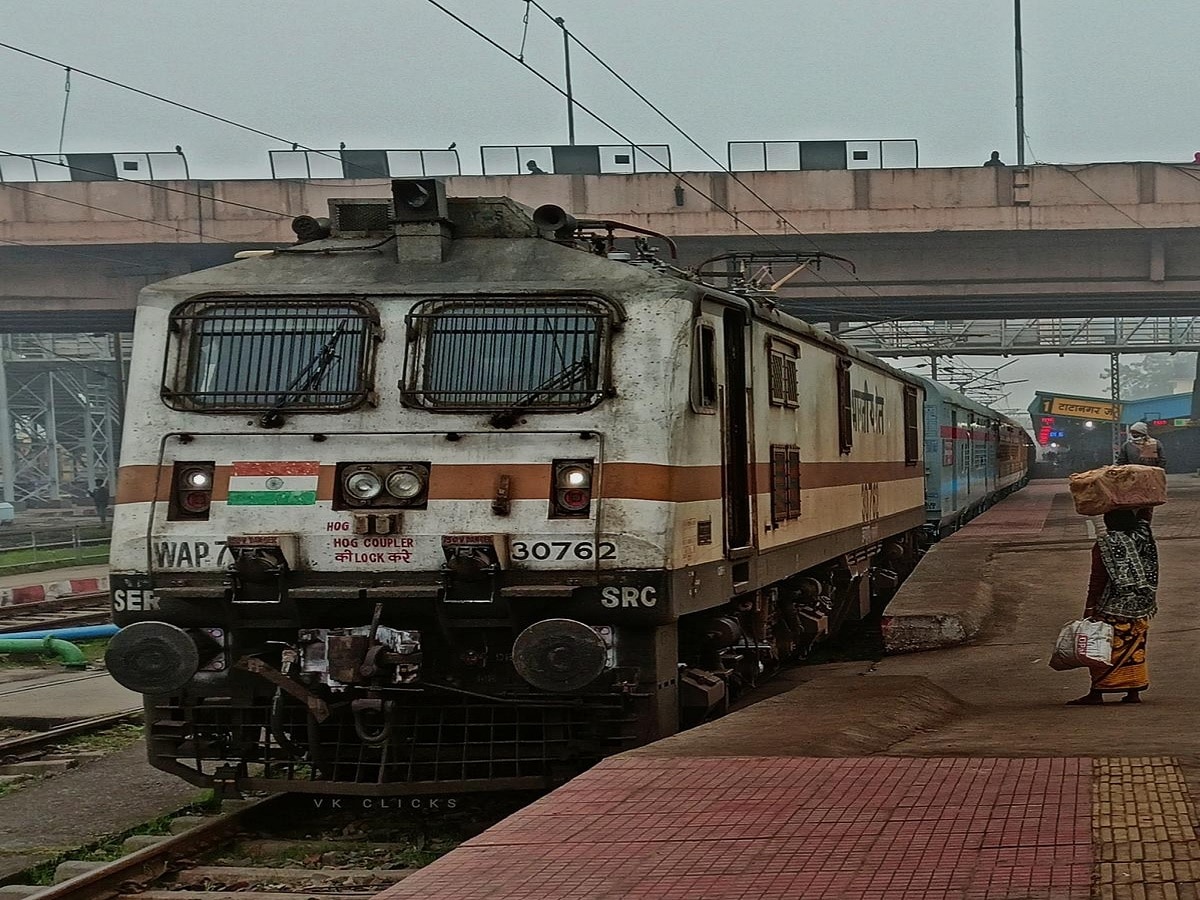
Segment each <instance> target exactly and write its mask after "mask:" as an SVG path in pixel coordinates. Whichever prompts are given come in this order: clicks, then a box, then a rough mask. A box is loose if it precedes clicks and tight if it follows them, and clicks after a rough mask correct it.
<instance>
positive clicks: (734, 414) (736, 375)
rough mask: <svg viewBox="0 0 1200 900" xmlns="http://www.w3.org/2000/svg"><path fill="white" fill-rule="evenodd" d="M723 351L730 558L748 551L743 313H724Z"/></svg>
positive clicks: (725, 490)
mask: <svg viewBox="0 0 1200 900" xmlns="http://www.w3.org/2000/svg"><path fill="white" fill-rule="evenodd" d="M722 324H723V333H722V337H723V338H724V341H723V343H724V348H725V360H724V362H725V403H724V410H723V419H722V422H721V425H722V427H721V431H722V432H723V434H724V447H723V448H722V449H723V452H722V454H721V457H722V465H721V469H722V472H721V476H722V477H721V482H722V495H723V497H724V506H725V545H726V552H727V554H728V555H729V556H730V557H740V556H744V555H746V553H747V552H748V551H749V550H750V546H751V543H750V542H751V536H752V534H753V532H752V529H751V508H750V425H749V408H748V407H749V404H748V403H747V393H746V389H747V386H748V385H747V379H746V326H747V324H748V323H747V321H746V313H745V312H744V311H743V310H740V309H727V310H725V313H724V316H723V319H722Z"/></svg>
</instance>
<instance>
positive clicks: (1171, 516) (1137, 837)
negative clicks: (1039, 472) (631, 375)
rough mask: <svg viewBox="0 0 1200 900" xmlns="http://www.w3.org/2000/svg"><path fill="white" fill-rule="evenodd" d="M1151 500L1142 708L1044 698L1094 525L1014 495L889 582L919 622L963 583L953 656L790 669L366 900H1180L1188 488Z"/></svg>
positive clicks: (1197, 854) (1059, 688) (1185, 835)
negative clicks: (1152, 592) (971, 606)
mask: <svg viewBox="0 0 1200 900" xmlns="http://www.w3.org/2000/svg"><path fill="white" fill-rule="evenodd" d="M1169 495H1170V497H1171V500H1170V502H1169V503H1168V504H1167V505H1166V506H1165V507H1162V508H1160V509H1159V510H1157V511H1156V514H1155V520H1154V529H1155V532H1156V536H1157V538H1158V540H1159V553H1160V560H1161V569H1162V572H1161V581H1160V589H1159V602H1160V608H1161V612H1160V614H1159V616H1158V617H1156V618H1155V620H1154V622H1153V624H1152V627H1151V634H1150V639H1149V649H1148V653H1149V666H1150V672H1151V688H1150V690H1149V691H1147V692H1146V694H1145V702H1143V703H1142V704H1139V705H1129V704H1116V703H1113V704H1106V705H1104V706H1100V707H1068V706H1064V705H1063V704H1064V702H1065V701H1066V700H1067V699H1069V698H1071V697H1075V696H1078V695H1080V694H1082V693H1084V692H1085V691H1086V689H1087V675H1086V673H1083V672H1080V671H1074V672H1055V671H1053V670H1051V669H1050V668H1049V667H1048V664H1047V663H1048V659H1049V654H1050V651H1051V649H1052V646H1053V642H1054V639H1055V637H1056V636H1057V634H1058V630H1059V628H1060V627H1061V625H1062V623H1063V622H1066V621H1068V620H1070V619H1072V618H1076V617H1077V616H1078V615H1079V613H1080V612H1081V610H1082V606H1083V602H1084V595H1085V593H1086V585H1087V573H1088V568H1089V562H1090V546H1091V541H1092V538H1093V535H1094V529H1095V524H1094V523H1092V524H1090V525H1089V522H1088V520H1086V519H1083V518H1081V517H1079V516H1076V515H1075V514H1074V512H1073V509H1072V506H1071V501H1070V497H1069V495H1068V493H1067V489H1066V484H1065V482H1053V483H1037V482H1035V483H1034V484H1033V485H1032V486H1031V487H1030V488H1029V489H1028V492H1025V491H1022V492H1019V493H1017V494H1014V495H1013V496H1012V497H1010V498H1009V499H1007V500H1005V501H1004V502H1002V503H1001V504H998V505H997V506H996V507H995V508H993V509H992V510H990V511H989V512H988V513H985V514H984V515H982V516H980V517H979V518H977V519H976V520H975V521H973V522H972V523H970V524H969V525H968V526H967V527H965V528H964V529H962V530H961V531H960V532H959V533H958V534H957V535H956V536H955V537H954V538H953V539H952V541H953V542H954V543H952V544H948V545H947V546H949V547H950V548H951V549H952V550H953V554H950V555H958V554H960V553H961V554H962V555H961V557H960V560H959V563H960V565H961V567H960V568H958V569H957V571H955V570H953V569H952V568H943V567H930V568H929V569H923V568H922V567H923V566H924V565H925V562H923V563H922V564H921V567H918V569H917V571H916V572H915V573H914V575H913V576H912V578H910V579H909V582H908V586H907V589H908V590H910V591H915V593H914V594H913V602H917V601H918V600H919V601H920V602H923V603H925V604H926V610H927V611H929V612H931V613H935V614H943V615H950V614H961V611H962V609H963V608H964V603H965V602H966V601H965V600H964V598H974V597H976V596H977V594H978V593H979V592H980V591H982V590H984V589H985V588H986V591H987V593H988V594H989V603H988V604H987V607H986V609H983V610H982V612H980V613H979V619H978V623H977V628H976V630H975V633H974V634H973V635H972V636H971V637H969V638H967V639H966V640H967V642H966V643H959V644H957V645H953V646H952V645H949V644H947V645H944V646H943V648H942V649H936V650H928V651H924V652H915V653H907V654H903V655H896V656H885V657H883V658H879V659H870V660H863V661H858V662H842V663H837V664H830V665H825V666H806V667H800V668H798V669H795V670H793V671H792V672H790V673H787V674H786V675H785V676H783V678H782V681H783V683H784V687H785V688H787V689H786V690H783V691H782V692H781V693H778V694H776V695H775V696H772V697H770V698H769V699H766V700H763V701H761V702H759V703H757V704H754V705H752V706H749V707H747V708H745V709H743V710H741V711H738V712H735V713H733V714H730V715H728V716H725V717H724V718H722V719H719V720H717V721H715V722H712V723H708V724H706V725H703V726H700V727H698V728H695V729H692V730H691V731H689V732H686V733H684V734H680V735H676V736H674V737H671V738H668V739H666V740H663V741H659V742H657V743H655V744H652V745H650V746H647V747H644V748H640V749H638V750H635V751H631V752H629V753H626V754H622V755H621V756H618V757H614V758H612V759H609V760H607V761H605V762H603V763H601V764H600V765H598V766H596V767H595V768H593V769H592V770H590V771H589V772H587V773H585V774H584V775H582V776H580V777H579V778H577V779H575V780H574V781H572V782H570V783H569V784H567V785H566V786H564V787H562V788H560V789H559V790H557V791H555V792H553V793H551V794H549V795H547V796H546V797H545V798H543V799H542V800H540V801H538V802H537V803H535V804H533V805H531V806H529V807H527V808H526V809H524V810H522V811H521V812H519V813H517V814H515V815H514V816H511V817H510V818H509V819H507V820H505V821H504V822H501V823H500V824H499V825H497V826H495V827H494V828H492V829H490V830H489V831H487V832H485V833H484V834H482V835H480V836H479V837H477V838H475V839H474V840H471V841H469V842H467V843H466V844H464V845H463V846H462V847H460V848H459V849H458V850H455V851H454V852H452V853H450V854H448V855H447V856H445V857H443V858H442V859H440V860H438V861H437V862H435V863H433V864H432V865H431V866H429V867H428V868H426V869H424V870H422V871H421V872H419V873H417V874H415V875H413V876H411V877H410V878H408V879H406V880H405V881H404V882H402V883H400V884H398V885H396V886H395V887H393V888H390V889H389V890H388V891H386V892H385V893H384V894H383V895H382V897H383V898H384V900H401V898H409V897H413V898H416V897H422V898H429V900H451V898H453V900H476V898H479V900H482V898H518V897H520V898H534V897H536V898H545V900H551V898H568V897H570V898H573V900H575V898H635V897H636V898H642V897H645V898H649V897H655V898H689V900H692V898H712V900H718V898H734V897H737V898H758V897H780V898H783V897H787V898H803V900H808V898H814V900H815V898H839V900H843V898H844V900H851V898H864V900H865V898H872V900H885V898H886V900H951V898H953V900H965V898H977V900H1018V898H1019V900H1030V898H1045V900H1076V898H1078V900H1085V898H1089V897H1097V898H1100V900H1133V898H1137V900H1149V898H1153V900H1162V898H1172V900H1176V898H1179V900H1200V842H1198V841H1197V825H1198V824H1200V822H1198V820H1197V816H1196V807H1195V804H1194V801H1193V796H1200V795H1197V794H1195V791H1196V790H1197V789H1198V788H1200V751H1198V749H1197V743H1196V739H1195V732H1196V712H1195V697H1196V696H1198V695H1200V667H1198V666H1196V665H1195V664H1194V660H1195V656H1196V653H1195V640H1196V636H1197V634H1200V632H1197V631H1196V628H1197V626H1196V624H1195V622H1194V610H1195V608H1196V605H1195V601H1194V600H1193V599H1192V598H1193V597H1195V596H1196V594H1197V588H1198V587H1200V584H1198V582H1200V570H1198V569H1197V567H1196V566H1195V565H1194V564H1193V562H1194V560H1195V559H1196V558H1197V556H1198V555H1200V480H1197V479H1194V478H1191V477H1188V476H1172V477H1171V478H1170V480H1169ZM968 548H969V552H968ZM935 553H936V551H935ZM930 556H931V557H933V556H934V554H931V555H930ZM927 561H928V559H927V560H926V562H927ZM968 561H969V562H968ZM972 602H974V601H972ZM889 612H890V610H889Z"/></svg>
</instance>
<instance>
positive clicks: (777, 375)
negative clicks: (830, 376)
mask: <svg viewBox="0 0 1200 900" xmlns="http://www.w3.org/2000/svg"><path fill="white" fill-rule="evenodd" d="M799 356H800V348H798V347H797V346H796V345H795V344H792V343H789V342H788V341H781V340H779V338H769V339H768V341H767V380H768V382H769V387H770V394H771V405H772V406H790V407H796V406H799V405H800V385H799V382H798V380H797V377H796V359H797V357H799Z"/></svg>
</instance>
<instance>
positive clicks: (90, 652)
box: [0, 635, 108, 669]
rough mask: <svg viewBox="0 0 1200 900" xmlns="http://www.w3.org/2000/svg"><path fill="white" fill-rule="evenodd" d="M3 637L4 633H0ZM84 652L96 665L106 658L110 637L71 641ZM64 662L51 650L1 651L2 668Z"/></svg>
mask: <svg viewBox="0 0 1200 900" xmlns="http://www.w3.org/2000/svg"><path fill="white" fill-rule="evenodd" d="M0 637H2V635H0ZM70 643H72V644H74V645H75V646H76V647H78V648H79V650H80V652H82V653H83V658H84V660H85V661H86V662H87V664H88V666H89V667H94V666H95V665H96V664H97V663H99V662H100V661H101V660H103V659H104V651H105V649H106V648H107V647H108V638H96V639H95V640H92V641H71V642H70ZM61 666H62V663H61V662H59V659H58V657H57V656H55V655H54V654H53V653H51V652H50V651H49V650H46V651H43V652H41V653H0V669H34V668H38V669H59V668H61Z"/></svg>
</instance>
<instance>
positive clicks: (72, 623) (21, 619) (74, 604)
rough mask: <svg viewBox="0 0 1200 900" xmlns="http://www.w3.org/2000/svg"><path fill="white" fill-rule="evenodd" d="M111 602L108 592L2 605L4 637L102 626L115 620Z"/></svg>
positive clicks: (1, 631)
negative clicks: (56, 629)
mask: <svg viewBox="0 0 1200 900" xmlns="http://www.w3.org/2000/svg"><path fill="white" fill-rule="evenodd" d="M108 601H109V597H108V591H88V592H87V593H80V594H72V595H70V596H68V597H57V598H55V599H52V600H37V601H34V602H32V603H13V604H11V605H9V606H0V635H5V634H15V633H18V632H23V631H41V630H45V629H50V628H73V627H77V626H81V625H98V624H102V623H104V622H108V621H109V619H110V618H111V617H112V610H111V607H110V606H109V602H108Z"/></svg>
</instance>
